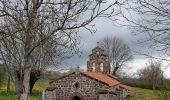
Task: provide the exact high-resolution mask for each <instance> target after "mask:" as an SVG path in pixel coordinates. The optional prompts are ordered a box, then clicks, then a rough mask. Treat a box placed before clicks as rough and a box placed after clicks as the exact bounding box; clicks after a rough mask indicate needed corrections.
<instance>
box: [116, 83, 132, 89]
mask: <svg viewBox="0 0 170 100" xmlns="http://www.w3.org/2000/svg"><path fill="white" fill-rule="evenodd" d="M119 86H120V87H121V88H124V89H127V90H131V88H132V87H130V86H127V85H124V84H120V85H119Z"/></svg>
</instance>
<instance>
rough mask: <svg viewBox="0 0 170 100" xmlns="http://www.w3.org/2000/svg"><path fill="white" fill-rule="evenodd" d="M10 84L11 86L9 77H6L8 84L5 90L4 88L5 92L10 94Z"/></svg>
mask: <svg viewBox="0 0 170 100" xmlns="http://www.w3.org/2000/svg"><path fill="white" fill-rule="evenodd" d="M10 84H11V79H10V76H9V75H8V82H7V88H6V92H7V93H8V92H10Z"/></svg>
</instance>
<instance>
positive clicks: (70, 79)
mask: <svg viewBox="0 0 170 100" xmlns="http://www.w3.org/2000/svg"><path fill="white" fill-rule="evenodd" d="M130 89H131V87H129V86H127V85H124V84H121V82H120V81H119V80H118V78H117V77H115V76H112V75H111V74H110V64H109V61H108V58H107V55H105V53H104V50H103V49H102V48H100V47H99V46H97V47H96V48H94V49H93V50H92V54H90V55H89V60H88V61H87V72H79V71H76V72H73V73H71V74H69V75H66V76H63V77H61V78H59V79H57V80H55V81H53V82H50V84H49V87H48V88H47V89H46V92H45V94H46V95H45V100H124V98H125V97H126V96H127V95H129V91H130Z"/></svg>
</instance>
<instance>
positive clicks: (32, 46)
mask: <svg viewBox="0 0 170 100" xmlns="http://www.w3.org/2000/svg"><path fill="white" fill-rule="evenodd" d="M118 4H119V3H118V2H117V1H116V0H115V1H108V3H107V1H102V0H100V1H95V0H1V1H0V20H1V23H0V53H1V58H2V60H3V62H4V64H5V65H6V67H7V69H8V72H9V73H11V72H12V73H14V74H15V78H16V79H17V80H16V83H17V89H18V91H19V92H18V97H19V98H20V100H29V99H30V96H29V95H30V91H29V90H30V77H31V72H32V71H33V69H34V70H36V69H44V68H46V66H49V65H50V64H51V63H54V62H57V61H58V60H57V58H60V57H62V58H63V55H64V54H65V53H66V52H68V51H70V50H71V52H70V54H72V52H73V53H74V51H76V52H77V50H76V49H77V48H76V45H77V42H76V41H77V33H78V30H79V29H80V28H84V29H87V30H89V31H90V32H93V30H92V27H93V26H94V25H91V24H90V23H91V22H92V21H93V20H94V19H96V18H97V17H108V18H111V17H113V16H115V15H117V14H119V13H120V12H119V11H118V10H114V9H115V8H116V7H117V6H119V5H118ZM68 48H69V50H68Z"/></svg>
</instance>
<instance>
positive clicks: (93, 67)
mask: <svg viewBox="0 0 170 100" xmlns="http://www.w3.org/2000/svg"><path fill="white" fill-rule="evenodd" d="M95 70H96V65H95V63H93V66H92V71H93V72H95Z"/></svg>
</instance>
